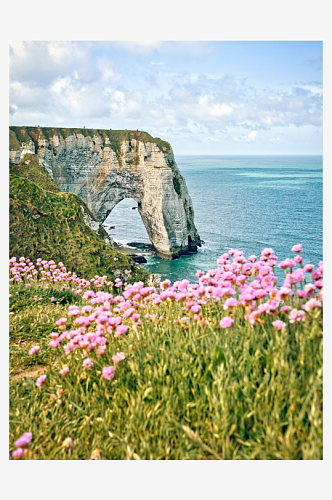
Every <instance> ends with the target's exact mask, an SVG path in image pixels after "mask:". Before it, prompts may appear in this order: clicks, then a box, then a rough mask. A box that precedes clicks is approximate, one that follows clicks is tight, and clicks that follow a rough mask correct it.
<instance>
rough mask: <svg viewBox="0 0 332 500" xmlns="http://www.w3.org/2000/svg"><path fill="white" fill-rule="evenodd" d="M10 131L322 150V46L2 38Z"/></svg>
mask: <svg viewBox="0 0 332 500" xmlns="http://www.w3.org/2000/svg"><path fill="white" fill-rule="evenodd" d="M9 62H10V81H9V92H10V109H9V120H10V125H22V126H24V125H25V126H28V125H29V126H34V125H39V126H42V127H47V126H49V127H51V126H53V127H79V128H81V127H83V126H85V127H86V128H104V129H109V128H112V129H138V130H144V131H146V132H148V133H150V134H151V135H152V136H153V137H160V138H162V139H164V140H166V141H169V142H170V143H171V145H172V148H173V151H174V153H175V155H177V154H178V155H181V154H196V155H199V154H204V155H205V154H213V155H241V154H244V155H246V154H248V155H249V154H252V155H259V154H280V155H288V154H304V155H310V154H311V155H315V154H322V152H323V131H322V119H323V68H322V65H323V43H322V42H319V41H307V42H306V41H299V42H296V41H290V42H285V41H276V42H271V41H270V42H264V41H257V42H255V41H247V42H245V41H241V42H235V41H230V42H226V41H222V42H212V41H206V42H194V41H193V42H159V41H156V42H153V41H152V42H151V41H150V42H142V41H140V42H123V41H122V42H120V41H119V42H114V41H113V42H87V41H85V42H68V41H66V42H61V41H59V42H56V41H50V42H40V41H39V42H30V41H29V42H24V41H19V42H11V43H10V56H9Z"/></svg>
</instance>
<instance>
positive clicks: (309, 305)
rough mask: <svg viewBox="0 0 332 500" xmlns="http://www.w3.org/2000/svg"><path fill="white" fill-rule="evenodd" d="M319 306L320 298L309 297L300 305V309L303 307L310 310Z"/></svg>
mask: <svg viewBox="0 0 332 500" xmlns="http://www.w3.org/2000/svg"><path fill="white" fill-rule="evenodd" d="M321 306H322V303H321V302H320V300H316V299H310V300H308V302H306V303H305V304H304V305H303V306H302V309H304V310H305V311H307V312H310V311H311V309H315V308H316V307H321Z"/></svg>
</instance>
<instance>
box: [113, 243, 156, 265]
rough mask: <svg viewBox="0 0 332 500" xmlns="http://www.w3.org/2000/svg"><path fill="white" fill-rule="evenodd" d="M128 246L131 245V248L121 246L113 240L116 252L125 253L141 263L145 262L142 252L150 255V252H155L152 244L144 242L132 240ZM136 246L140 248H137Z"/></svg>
mask: <svg viewBox="0 0 332 500" xmlns="http://www.w3.org/2000/svg"><path fill="white" fill-rule="evenodd" d="M128 245H129V243H128ZM130 246H132V248H128V247H125V246H122V245H120V244H119V243H116V242H115V241H114V248H115V249H116V250H117V251H118V252H120V253H122V254H123V255H127V256H128V257H131V258H132V259H133V260H134V261H135V262H137V263H139V264H143V263H145V262H147V261H146V258H145V257H144V254H148V255H150V254H151V253H155V251H154V250H153V247H152V245H146V244H144V243H136V242H133V243H130ZM138 246H139V247H141V248H138ZM148 247H150V248H148Z"/></svg>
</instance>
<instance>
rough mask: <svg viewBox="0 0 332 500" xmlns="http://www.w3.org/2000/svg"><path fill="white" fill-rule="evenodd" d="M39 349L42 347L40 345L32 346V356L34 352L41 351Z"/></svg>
mask: <svg viewBox="0 0 332 500" xmlns="http://www.w3.org/2000/svg"><path fill="white" fill-rule="evenodd" d="M39 349H40V347H39V345H34V346H33V347H31V349H30V351H29V354H30V356H31V355H32V354H36V352H38V351H39Z"/></svg>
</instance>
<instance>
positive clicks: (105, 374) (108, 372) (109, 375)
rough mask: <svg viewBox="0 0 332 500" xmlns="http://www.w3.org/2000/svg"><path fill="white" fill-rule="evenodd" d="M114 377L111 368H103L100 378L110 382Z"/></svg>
mask: <svg viewBox="0 0 332 500" xmlns="http://www.w3.org/2000/svg"><path fill="white" fill-rule="evenodd" d="M113 377H114V368H113V366H105V367H104V368H103V373H102V376H101V378H106V379H107V380H111V378H113Z"/></svg>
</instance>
